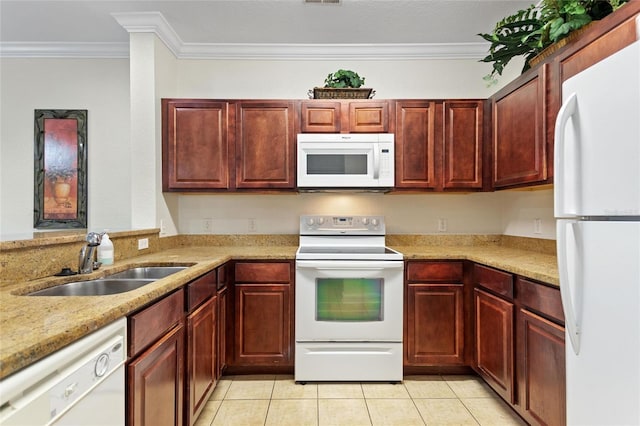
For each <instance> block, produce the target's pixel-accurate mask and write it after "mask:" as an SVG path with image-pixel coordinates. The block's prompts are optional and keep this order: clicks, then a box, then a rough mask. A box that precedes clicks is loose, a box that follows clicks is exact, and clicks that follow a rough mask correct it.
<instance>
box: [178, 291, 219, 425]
mask: <svg viewBox="0 0 640 426" xmlns="http://www.w3.org/2000/svg"><path fill="white" fill-rule="evenodd" d="M216 303H217V300H216V298H215V297H212V298H209V300H208V301H206V302H205V303H204V304H203V305H202V306H200V307H199V308H198V309H196V310H195V311H194V312H193V313H191V314H190V315H189V316H187V379H186V380H187V386H186V389H187V391H186V395H185V398H186V404H185V408H186V414H187V420H186V422H185V423H186V424H187V425H193V424H194V423H195V421H196V419H197V418H198V415H199V414H200V412H201V411H202V409H203V408H204V405H205V404H206V403H207V400H208V399H209V395H211V393H212V392H213V389H214V387H215V384H216V368H217V362H216V335H217V324H216Z"/></svg>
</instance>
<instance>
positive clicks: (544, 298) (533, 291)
mask: <svg viewBox="0 0 640 426" xmlns="http://www.w3.org/2000/svg"><path fill="white" fill-rule="evenodd" d="M516 295H517V298H518V302H520V304H521V305H522V306H526V307H527V308H530V309H532V310H534V311H537V312H539V313H540V314H542V315H546V316H547V317H550V318H551V319H555V320H557V321H560V322H562V323H564V313H563V311H562V300H561V299H560V289H557V288H552V287H548V286H546V285H543V284H538V283H536V282H533V281H529V280H527V279H525V278H520V277H518V278H517V279H516Z"/></svg>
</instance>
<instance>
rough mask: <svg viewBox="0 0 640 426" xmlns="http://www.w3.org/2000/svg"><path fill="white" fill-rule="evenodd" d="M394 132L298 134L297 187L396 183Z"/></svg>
mask: <svg viewBox="0 0 640 426" xmlns="http://www.w3.org/2000/svg"><path fill="white" fill-rule="evenodd" d="M394 159H395V156H394V135H393V133H300V134H298V176H297V177H298V185H297V186H298V189H299V190H301V191H313V190H347V189H353V190H377V191H385V190H390V189H392V188H393V186H394V184H395V172H394V161H395V160H394Z"/></svg>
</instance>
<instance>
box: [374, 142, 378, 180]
mask: <svg viewBox="0 0 640 426" xmlns="http://www.w3.org/2000/svg"><path fill="white" fill-rule="evenodd" d="M373 178H374V179H376V180H378V179H379V178H380V147H379V146H376V147H375V149H374V150H373Z"/></svg>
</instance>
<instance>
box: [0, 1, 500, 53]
mask: <svg viewBox="0 0 640 426" xmlns="http://www.w3.org/2000/svg"><path fill="white" fill-rule="evenodd" d="M111 15H112V16H113V18H114V19H115V20H116V21H117V22H118V23H119V24H120V25H121V26H122V27H123V28H124V29H125V30H127V32H129V33H153V34H155V35H156V36H157V37H158V38H159V39H160V40H161V41H162V42H163V43H164V44H165V45H166V46H167V48H168V49H169V50H170V51H171V52H172V53H173V55H174V56H175V57H176V58H178V59H251V60H261V59H262V60H342V59H350V60H409V59H475V60H479V59H481V58H483V57H484V56H486V54H487V51H488V48H489V43H486V42H478V43H402V44H396V43H388V44H297V43H275V44H267V43H185V42H183V41H182V39H181V38H180V36H178V34H177V33H176V32H175V30H174V29H173V27H172V26H171V25H170V24H169V23H168V22H167V20H166V19H165V18H164V16H163V15H162V14H161V13H160V12H131V13H112V14H111ZM0 57H60V58H128V57H129V44H128V43H57V42H54V43H18V42H14V43H0Z"/></svg>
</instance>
